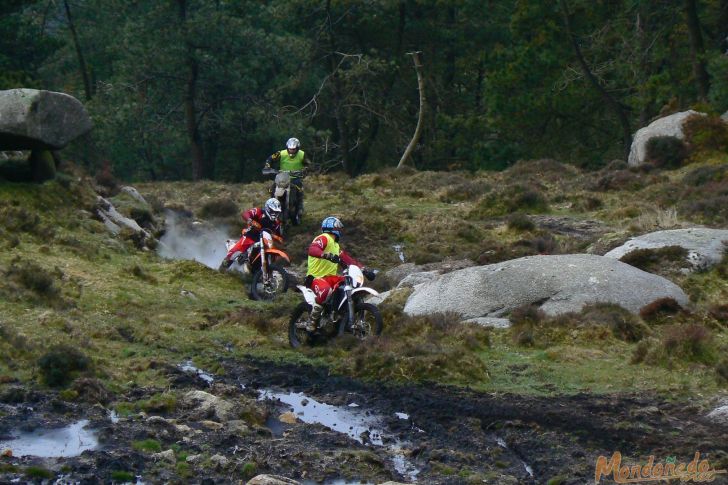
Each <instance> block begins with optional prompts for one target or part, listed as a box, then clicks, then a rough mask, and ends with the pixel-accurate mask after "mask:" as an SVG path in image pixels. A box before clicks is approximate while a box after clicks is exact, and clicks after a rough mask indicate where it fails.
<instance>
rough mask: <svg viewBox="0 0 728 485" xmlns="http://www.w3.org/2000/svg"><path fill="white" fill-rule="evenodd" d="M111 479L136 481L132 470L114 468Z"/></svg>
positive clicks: (125, 481)
mask: <svg viewBox="0 0 728 485" xmlns="http://www.w3.org/2000/svg"><path fill="white" fill-rule="evenodd" d="M111 479H112V480H113V481H115V482H121V483H127V482H132V481H134V474H133V473H132V472H125V471H121V470H114V471H112V472H111Z"/></svg>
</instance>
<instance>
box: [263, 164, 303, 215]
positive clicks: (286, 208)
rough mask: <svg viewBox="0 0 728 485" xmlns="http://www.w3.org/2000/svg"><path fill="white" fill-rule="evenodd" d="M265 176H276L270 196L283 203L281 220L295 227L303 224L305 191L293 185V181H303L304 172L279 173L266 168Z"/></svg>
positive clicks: (264, 170)
mask: <svg viewBox="0 0 728 485" xmlns="http://www.w3.org/2000/svg"><path fill="white" fill-rule="evenodd" d="M262 173H263V175H275V176H276V178H275V181H274V183H273V187H272V188H271V191H270V196H271V197H275V198H276V199H278V202H280V203H281V209H282V213H281V220H282V221H283V222H289V221H290V223H291V224H293V225H294V226H297V225H299V224H300V223H301V217H302V216H303V190H302V189H301V188H300V187H298V186H297V185H295V184H293V183H291V179H303V178H304V177H305V172H304V171H303V170H291V171H279V170H276V169H274V168H264V169H263V172H262Z"/></svg>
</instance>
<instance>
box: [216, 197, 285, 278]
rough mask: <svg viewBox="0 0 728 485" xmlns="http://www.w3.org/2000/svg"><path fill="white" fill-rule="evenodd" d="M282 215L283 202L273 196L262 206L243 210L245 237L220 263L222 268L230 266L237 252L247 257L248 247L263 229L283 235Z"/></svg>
mask: <svg viewBox="0 0 728 485" xmlns="http://www.w3.org/2000/svg"><path fill="white" fill-rule="evenodd" d="M280 215H281V203H280V202H278V199H276V198H273V197H271V198H270V199H268V200H267V201H265V204H264V205H263V207H262V208H259V207H253V208H251V209H248V210H246V211H245V212H243V213H242V214H241V216H242V218H243V221H245V225H246V227H245V229H243V237H241V238H240V240H238V242H236V243H235V245H234V246H233V247H231V248H230V250H229V251H228V253H227V255H226V256H225V259H223V260H222V263H220V269H221V270H224V269H227V268H229V267H230V265H231V264H232V262H233V259H232V258H233V256H234V255H235V253H241V254H243V255H244V256H243V258H247V255H248V249H250V246H252V245H253V243H255V241H257V240H258V237H259V236H260V231H261V230H262V229H265V230H266V231H268V232H270V233H271V234H275V235H276V236H281V237H282V236H283V234H282V230H281V220H280Z"/></svg>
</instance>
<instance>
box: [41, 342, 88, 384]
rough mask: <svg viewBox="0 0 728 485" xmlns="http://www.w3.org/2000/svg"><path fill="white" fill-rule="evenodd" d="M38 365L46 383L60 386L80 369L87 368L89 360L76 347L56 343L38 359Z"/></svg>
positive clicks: (72, 377) (73, 376)
mask: <svg viewBox="0 0 728 485" xmlns="http://www.w3.org/2000/svg"><path fill="white" fill-rule="evenodd" d="M38 366H39V368H40V374H41V378H42V380H43V382H45V383H46V385H48V386H51V387H61V386H65V385H66V384H68V383H69V382H71V381H72V380H73V379H75V378H76V376H77V375H78V373H79V372H80V371H85V370H87V369H89V368H90V367H91V360H90V359H89V358H88V357H87V356H86V355H84V354H83V353H82V352H81V351H80V350H78V349H77V348H76V347H71V346H68V345H56V346H54V347H52V348H51V349H50V350H49V351H48V352H47V353H45V354H44V355H43V356H42V357H41V358H40V359H39V360H38Z"/></svg>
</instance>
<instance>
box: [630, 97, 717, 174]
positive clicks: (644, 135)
mask: <svg viewBox="0 0 728 485" xmlns="http://www.w3.org/2000/svg"><path fill="white" fill-rule="evenodd" d="M692 115H700V116H705V114H704V113H698V112H697V111H693V110H688V111H682V112H680V113H674V114H671V115H669V116H665V117H664V118H660V119H658V120H655V121H653V122H652V123H650V124H649V125H647V126H645V127H644V128H640V129H639V130H637V133H635V135H634V138H633V139H632V148H631V149H630V151H629V159H628V160H627V162H628V163H629V166H630V167H638V166H640V165H642V164H643V163H644V162H645V158H646V156H647V142H648V141H649V139H650V138H654V137H656V136H674V137H675V138H679V139H680V140H682V139H684V138H685V134H684V133H683V127H682V125H683V122H684V121H685V120H686V119H687V118H688V117H690V116H692Z"/></svg>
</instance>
